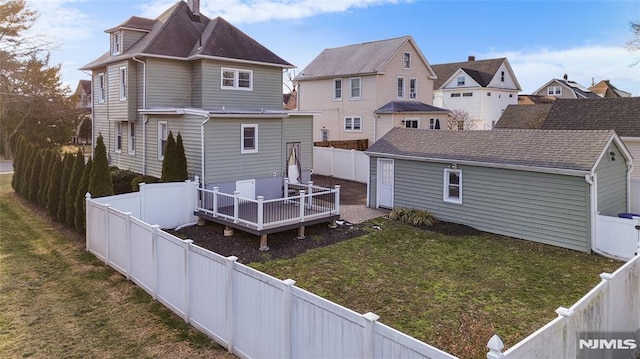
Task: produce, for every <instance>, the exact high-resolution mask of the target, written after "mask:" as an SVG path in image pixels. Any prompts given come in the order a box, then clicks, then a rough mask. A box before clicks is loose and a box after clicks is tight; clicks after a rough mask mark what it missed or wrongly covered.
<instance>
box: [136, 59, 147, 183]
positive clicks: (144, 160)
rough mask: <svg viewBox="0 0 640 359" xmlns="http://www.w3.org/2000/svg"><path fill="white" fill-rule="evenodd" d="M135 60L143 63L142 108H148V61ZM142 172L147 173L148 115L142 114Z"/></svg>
mask: <svg viewBox="0 0 640 359" xmlns="http://www.w3.org/2000/svg"><path fill="white" fill-rule="evenodd" d="M132 59H133V61H135V62H139V63H141V64H142V109H143V110H146V109H147V63H146V62H144V61H142V60H138V59H136V57H135V56H133V57H132ZM142 118H143V121H142V174H143V175H146V174H147V121H149V118H148V117H147V115H146V114H145V115H143V116H142Z"/></svg>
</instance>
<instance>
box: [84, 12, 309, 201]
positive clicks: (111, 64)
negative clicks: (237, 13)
mask: <svg viewBox="0 0 640 359" xmlns="http://www.w3.org/2000/svg"><path fill="white" fill-rule="evenodd" d="M198 4H199V1H197V0H190V1H188V3H187V2H184V1H177V2H176V3H175V4H174V5H173V6H172V7H171V8H169V9H168V10H166V11H165V12H164V13H162V14H161V15H160V16H158V17H157V18H155V19H148V18H141V17H137V16H133V17H131V18H129V19H128V20H127V21H125V22H124V23H122V24H120V25H118V26H116V27H114V28H112V29H109V30H106V32H107V33H108V34H109V39H110V46H109V51H108V52H106V53H105V54H104V55H102V56H100V57H98V58H97V59H96V60H94V61H92V62H91V63H89V64H87V65H85V66H84V67H82V70H86V71H90V72H91V73H92V84H93V89H92V90H93V91H92V92H93V104H92V105H93V106H92V107H93V123H94V126H93V137H94V138H96V137H97V136H98V135H99V134H101V135H102V136H103V138H104V140H105V144H106V146H107V149H108V156H109V160H110V164H111V165H115V166H117V167H119V168H122V169H128V170H131V171H134V172H137V173H141V174H146V175H152V176H157V177H159V176H160V174H161V168H162V159H163V155H164V148H165V145H166V141H167V136H168V134H169V132H172V133H173V135H174V136H176V135H177V134H178V133H180V134H181V136H182V138H183V142H184V146H185V152H186V156H187V162H188V172H189V176H190V177H191V178H193V177H195V176H196V175H197V176H199V177H200V179H201V181H202V183H203V184H205V185H206V187H207V188H211V187H214V186H216V187H219V188H220V191H223V192H226V193H232V192H233V191H234V190H239V191H240V192H241V195H242V196H243V197H247V198H255V197H256V196H264V197H265V199H269V198H275V197H280V196H281V195H282V185H283V178H284V177H286V176H290V174H289V173H288V170H289V168H291V166H289V164H288V162H293V163H296V164H297V169H296V171H295V172H296V177H295V180H297V181H299V182H304V181H306V180H308V179H309V178H310V170H311V167H312V149H313V147H312V146H313V144H312V138H311V136H312V123H313V115H312V114H310V113H302V112H299V111H287V110H284V109H283V103H282V81H283V78H282V72H283V69H287V68H292V67H294V66H293V65H292V64H290V63H289V62H287V61H285V60H283V59H282V58H280V57H279V56H277V55H276V54H274V53H273V52H271V51H270V50H268V49H267V48H265V47H264V46H262V45H261V44H259V43H258V42H256V41H255V40H253V39H252V38H251V37H249V36H247V35H246V34H244V33H243V32H241V31H240V30H239V29H237V28H236V27H234V26H233V25H231V24H229V23H228V22H227V21H225V20H224V19H222V18H220V17H218V18H215V19H209V18H208V17H206V16H204V15H203V14H201V13H200V9H199V6H198ZM294 152H295V153H294ZM292 153H294V157H292ZM292 158H293V159H292Z"/></svg>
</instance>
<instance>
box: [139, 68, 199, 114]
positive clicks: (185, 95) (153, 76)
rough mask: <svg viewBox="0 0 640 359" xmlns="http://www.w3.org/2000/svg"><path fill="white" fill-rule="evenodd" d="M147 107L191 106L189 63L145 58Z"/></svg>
mask: <svg viewBox="0 0 640 359" xmlns="http://www.w3.org/2000/svg"><path fill="white" fill-rule="evenodd" d="M147 99H148V103H147V107H148V108H154V107H161V108H162V107H189V106H191V64H190V63H189V62H186V61H176V60H164V59H147Z"/></svg>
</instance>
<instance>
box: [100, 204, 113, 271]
mask: <svg viewBox="0 0 640 359" xmlns="http://www.w3.org/2000/svg"><path fill="white" fill-rule="evenodd" d="M102 206H103V207H102V208H104V264H106V265H109V242H111V241H110V235H109V207H110V206H111V205H109V204H103V205H102Z"/></svg>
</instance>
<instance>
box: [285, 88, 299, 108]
mask: <svg viewBox="0 0 640 359" xmlns="http://www.w3.org/2000/svg"><path fill="white" fill-rule="evenodd" d="M282 105H283V108H284V109H285V110H295V109H297V108H298V92H297V91H296V90H295V89H294V90H291V91H290V92H289V93H285V94H282Z"/></svg>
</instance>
